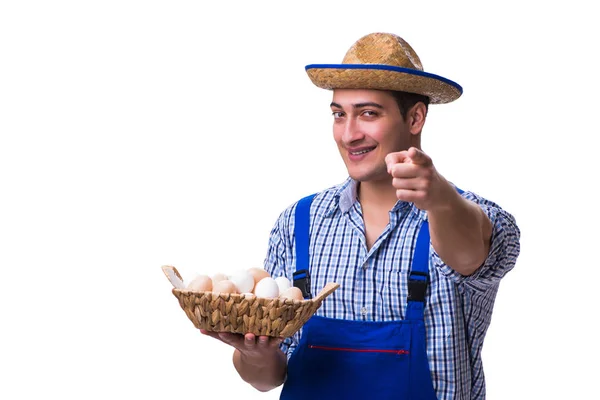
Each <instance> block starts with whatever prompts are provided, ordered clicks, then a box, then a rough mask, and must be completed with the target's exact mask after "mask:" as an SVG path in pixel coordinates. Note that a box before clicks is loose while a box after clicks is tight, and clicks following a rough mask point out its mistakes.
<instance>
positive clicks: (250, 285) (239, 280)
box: [229, 270, 254, 293]
mask: <svg viewBox="0 0 600 400" xmlns="http://www.w3.org/2000/svg"><path fill="white" fill-rule="evenodd" d="M229 280H230V281H231V282H233V283H234V284H235V286H236V287H237V289H238V292H240V293H247V292H252V289H254V278H253V277H252V275H250V273H248V271H245V270H242V271H237V272H235V273H234V274H233V275H231V278H229Z"/></svg>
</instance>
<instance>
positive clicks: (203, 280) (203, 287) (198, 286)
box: [187, 275, 213, 292]
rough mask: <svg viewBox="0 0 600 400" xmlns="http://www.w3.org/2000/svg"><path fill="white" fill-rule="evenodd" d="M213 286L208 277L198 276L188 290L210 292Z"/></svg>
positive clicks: (188, 286)
mask: <svg viewBox="0 0 600 400" xmlns="http://www.w3.org/2000/svg"><path fill="white" fill-rule="evenodd" d="M212 286H213V284H212V280H211V279H210V277H209V276H208V275H198V276H196V277H195V278H194V279H193V280H192V281H191V282H190V283H189V284H188V285H187V288H188V289H189V290H192V291H194V292H210V291H211V290H212Z"/></svg>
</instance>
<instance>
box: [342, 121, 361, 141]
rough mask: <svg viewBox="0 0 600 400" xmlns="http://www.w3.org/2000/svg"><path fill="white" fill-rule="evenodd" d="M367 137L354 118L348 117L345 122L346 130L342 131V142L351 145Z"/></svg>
mask: <svg viewBox="0 0 600 400" xmlns="http://www.w3.org/2000/svg"><path fill="white" fill-rule="evenodd" d="M364 137H365V135H364V133H362V131H361V130H360V125H359V124H358V122H357V121H356V119H354V118H346V123H345V124H344V131H343V132H342V142H343V143H344V144H345V145H351V144H352V143H356V142H357V141H360V140H362V139H363V138H364Z"/></svg>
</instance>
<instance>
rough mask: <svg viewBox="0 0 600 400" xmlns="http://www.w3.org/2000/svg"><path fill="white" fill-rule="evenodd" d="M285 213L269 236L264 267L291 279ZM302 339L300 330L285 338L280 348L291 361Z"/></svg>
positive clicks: (273, 273)
mask: <svg viewBox="0 0 600 400" xmlns="http://www.w3.org/2000/svg"><path fill="white" fill-rule="evenodd" d="M285 218H286V215H285V213H284V214H282V215H281V216H280V218H279V220H278V221H277V223H276V224H275V226H274V227H273V229H272V230H271V234H270V237H269V249H268V252H267V256H266V258H265V263H264V268H265V270H266V271H267V272H268V273H269V274H270V275H271V276H272V277H273V278H277V277H280V276H285V277H286V278H288V279H289V280H290V281H291V280H292V279H293V277H291V276H288V274H287V270H288V268H286V265H287V256H286V254H287V246H286V238H285V237H283V235H282V232H284V230H283V229H282V227H281V225H282V222H283V221H284V220H285ZM299 340H300V331H299V332H296V333H295V334H294V335H293V336H291V337H288V338H285V339H284V341H283V342H281V345H280V349H281V351H283V352H284V353H285V354H286V356H287V359H288V361H289V359H290V357H291V355H292V353H293V352H294V350H295V349H296V347H297V346H298V342H299Z"/></svg>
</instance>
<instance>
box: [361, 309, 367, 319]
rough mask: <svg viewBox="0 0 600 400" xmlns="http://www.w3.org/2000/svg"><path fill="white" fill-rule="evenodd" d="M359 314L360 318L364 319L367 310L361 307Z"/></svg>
mask: <svg viewBox="0 0 600 400" xmlns="http://www.w3.org/2000/svg"><path fill="white" fill-rule="evenodd" d="M360 313H361V314H362V316H363V317H364V316H365V315H367V308H366V307H363V308H361V309H360Z"/></svg>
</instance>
